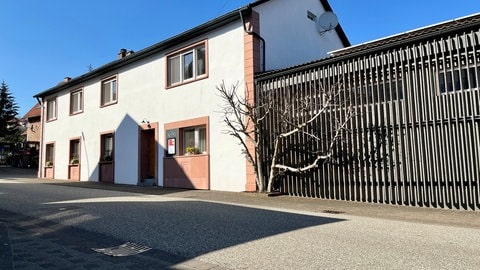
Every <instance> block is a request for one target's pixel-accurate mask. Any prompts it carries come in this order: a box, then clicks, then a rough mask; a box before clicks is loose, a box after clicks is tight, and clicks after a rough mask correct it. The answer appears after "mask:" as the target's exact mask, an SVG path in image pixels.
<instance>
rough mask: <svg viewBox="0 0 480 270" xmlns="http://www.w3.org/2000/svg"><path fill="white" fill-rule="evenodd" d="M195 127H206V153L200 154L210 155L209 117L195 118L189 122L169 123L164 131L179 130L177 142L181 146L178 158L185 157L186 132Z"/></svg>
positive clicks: (177, 154)
mask: <svg viewBox="0 0 480 270" xmlns="http://www.w3.org/2000/svg"><path fill="white" fill-rule="evenodd" d="M195 127H205V144H206V145H205V152H204V153H200V154H208V153H210V132H209V130H210V129H209V117H208V116H205V117H199V118H194V119H188V120H183V121H178V122H173V123H168V124H165V126H164V130H165V132H167V131H169V130H172V129H177V130H178V134H177V136H178V137H177V138H176V142H177V143H178V144H179V145H178V150H179V152H178V153H176V156H182V155H185V154H186V153H185V149H186V146H185V145H184V138H183V136H184V134H183V132H184V130H186V129H191V128H195ZM165 138H167V135H166V134H165ZM165 149H167V148H165Z"/></svg>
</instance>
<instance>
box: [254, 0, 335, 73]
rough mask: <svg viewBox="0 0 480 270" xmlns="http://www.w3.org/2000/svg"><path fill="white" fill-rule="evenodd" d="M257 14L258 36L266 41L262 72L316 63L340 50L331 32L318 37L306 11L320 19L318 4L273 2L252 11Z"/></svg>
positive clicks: (313, 0)
mask: <svg viewBox="0 0 480 270" xmlns="http://www.w3.org/2000/svg"><path fill="white" fill-rule="evenodd" d="M254 10H255V11H257V12H258V13H259V14H260V24H261V25H260V35H261V36H262V37H263V38H264V39H265V40H266V50H267V52H266V70H272V69H280V68H286V67H290V66H294V65H298V64H303V63H306V62H310V61H313V60H318V59H321V58H324V57H326V56H327V52H329V51H332V50H335V49H339V48H343V45H342V42H341V41H340V38H339V37H338V35H337V33H336V32H335V31H330V32H327V33H325V34H323V35H320V34H319V33H318V32H317V29H316V27H315V23H314V22H313V21H312V20H310V19H308V18H307V11H311V12H313V13H314V14H315V15H317V17H318V16H320V15H321V14H322V13H323V12H324V11H325V10H324V9H323V6H322V4H321V3H320V1H319V0H302V1H298V0H275V1H269V2H266V3H265V4H263V5H259V6H257V7H255V8H254Z"/></svg>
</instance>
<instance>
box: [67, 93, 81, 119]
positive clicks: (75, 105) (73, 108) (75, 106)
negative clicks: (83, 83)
mask: <svg viewBox="0 0 480 270" xmlns="http://www.w3.org/2000/svg"><path fill="white" fill-rule="evenodd" d="M75 96H77V100H76V102H74V100H75V99H74V97H75ZM81 112H83V89H77V90H75V91H72V92H70V114H77V113H81Z"/></svg>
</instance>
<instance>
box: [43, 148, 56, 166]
mask: <svg viewBox="0 0 480 270" xmlns="http://www.w3.org/2000/svg"><path fill="white" fill-rule="evenodd" d="M54 157H55V144H53V143H48V144H46V146H45V166H46V167H52V166H53V163H54V161H55V159H54Z"/></svg>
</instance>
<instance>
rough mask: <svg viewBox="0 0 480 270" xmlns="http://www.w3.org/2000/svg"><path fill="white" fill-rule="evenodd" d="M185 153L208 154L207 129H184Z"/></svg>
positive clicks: (203, 127)
mask: <svg viewBox="0 0 480 270" xmlns="http://www.w3.org/2000/svg"><path fill="white" fill-rule="evenodd" d="M182 133H183V140H184V142H183V147H184V149H183V153H185V154H205V153H206V152H207V138H206V127H205V126H198V127H190V128H184V129H183V132H182Z"/></svg>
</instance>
